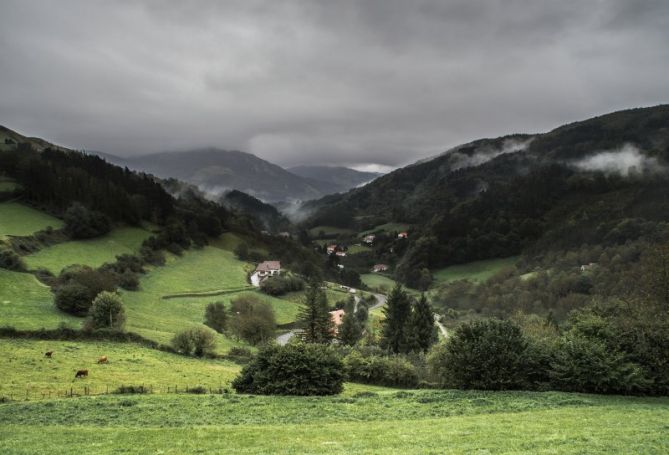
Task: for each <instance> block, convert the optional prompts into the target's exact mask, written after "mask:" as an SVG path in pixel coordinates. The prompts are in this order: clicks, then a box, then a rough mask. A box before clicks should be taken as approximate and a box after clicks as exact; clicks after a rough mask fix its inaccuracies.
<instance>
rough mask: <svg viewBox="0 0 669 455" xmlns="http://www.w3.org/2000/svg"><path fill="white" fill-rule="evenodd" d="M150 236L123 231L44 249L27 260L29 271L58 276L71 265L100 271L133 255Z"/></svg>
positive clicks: (123, 228)
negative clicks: (120, 258)
mask: <svg viewBox="0 0 669 455" xmlns="http://www.w3.org/2000/svg"><path fill="white" fill-rule="evenodd" d="M150 235H151V233H150V232H149V231H147V230H144V229H140V228H135V227H122V228H117V229H114V230H112V231H111V232H110V233H109V234H107V235H105V236H102V237H98V238H95V239H90V240H73V241H69V242H64V243H59V244H56V245H53V246H50V247H47V248H43V249H41V250H40V251H38V252H36V253H35V254H31V255H29V256H26V257H25V261H26V264H27V265H28V267H29V268H30V269H37V268H40V267H41V268H45V269H47V270H49V271H50V272H51V273H53V274H55V275H57V274H58V273H60V271H61V270H62V269H63V268H65V267H67V266H68V265H71V264H80V265H88V266H91V267H99V266H101V265H102V264H104V263H105V262H112V261H114V260H115V259H116V256H118V255H121V254H126V253H127V254H133V253H136V252H137V251H138V250H139V247H140V246H141V244H142V242H143V241H144V240H145V239H146V238H147V237H149V236H150Z"/></svg>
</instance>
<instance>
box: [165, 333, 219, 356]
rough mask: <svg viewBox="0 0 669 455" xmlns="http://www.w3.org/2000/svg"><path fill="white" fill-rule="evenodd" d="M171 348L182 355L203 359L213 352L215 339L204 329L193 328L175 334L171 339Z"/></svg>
mask: <svg viewBox="0 0 669 455" xmlns="http://www.w3.org/2000/svg"><path fill="white" fill-rule="evenodd" d="M172 347H173V348H174V349H175V350H176V351H177V352H179V353H181V354H184V355H193V356H195V357H203V356H205V355H208V354H212V353H213V352H214V349H215V348H216V338H215V337H214V334H213V333H212V332H211V331H209V330H207V329H205V328H204V327H193V328H190V329H188V330H184V331H183V332H180V333H178V334H176V335H175V336H174V338H172Z"/></svg>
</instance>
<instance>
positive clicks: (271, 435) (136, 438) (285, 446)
mask: <svg viewBox="0 0 669 455" xmlns="http://www.w3.org/2000/svg"><path fill="white" fill-rule="evenodd" d="M668 420H669V401H668V400H667V399H666V398H664V399H644V398H624V397H602V396H591V395H577V394H565V393H523V392H497V393H495V392H462V391H416V392H397V393H381V394H378V395H375V396H367V397H361V396H355V395H354V396H349V397H327V398H298V397H251V396H237V395H217V396H214V395H209V396H185V395H162V396H157V395H154V396H133V397H123V398H118V397H84V398H75V399H70V400H57V401H53V400H51V401H42V402H31V403H7V404H2V405H0V450H2V452H3V453H7V454H23V453H26V454H27V453H39V452H42V451H45V450H48V451H49V453H54V454H60V453H79V452H85V451H90V450H91V448H94V451H95V452H96V453H103V454H104V453H118V452H124V453H193V452H211V453H220V452H229V453H398V454H400V453H401V454H404V453H474V452H475V453H612V452H613V453H649V454H654V453H657V454H660V453H666V452H667V451H668V450H669V437H668V436H667V423H666V422H667V421H668ZM47 447H48V449H47Z"/></svg>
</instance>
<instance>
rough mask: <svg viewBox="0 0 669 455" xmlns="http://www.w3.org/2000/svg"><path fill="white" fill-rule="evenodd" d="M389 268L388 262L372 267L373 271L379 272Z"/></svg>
mask: <svg viewBox="0 0 669 455" xmlns="http://www.w3.org/2000/svg"><path fill="white" fill-rule="evenodd" d="M386 270H388V266H387V265H386V264H376V265H375V266H374V267H372V272H374V273H377V272H385V271H386Z"/></svg>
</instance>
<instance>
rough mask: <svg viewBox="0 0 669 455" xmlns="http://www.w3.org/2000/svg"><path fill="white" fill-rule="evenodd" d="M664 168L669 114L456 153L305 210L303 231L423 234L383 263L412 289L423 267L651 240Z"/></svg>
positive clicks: (643, 112)
mask: <svg viewBox="0 0 669 455" xmlns="http://www.w3.org/2000/svg"><path fill="white" fill-rule="evenodd" d="M667 163H669V106H668V105H662V106H656V107H651V108H643V109H630V110H626V111H620V112H616V113H612V114H608V115H603V116H600V117H596V118H593V119H589V120H586V121H582V122H576V123H572V124H569V125H565V126H562V127H560V128H557V129H555V130H553V131H551V132H549V133H545V134H536V135H511V136H505V137H500V138H496V139H482V140H478V141H474V142H472V143H469V144H465V145H462V146H460V147H456V148H454V149H452V150H449V151H447V152H445V153H444V154H442V155H440V156H437V157H435V158H434V159H431V160H428V161H423V162H418V163H416V164H414V165H411V166H407V167H405V168H402V169H399V170H396V171H395V172H392V173H390V174H388V175H384V176H382V177H380V178H378V179H376V180H375V181H373V182H372V183H370V184H368V185H366V186H364V187H362V188H359V189H355V190H352V191H350V192H348V193H346V194H344V195H334V196H328V197H326V198H324V199H322V200H319V201H315V202H312V203H309V204H307V205H306V207H305V208H306V209H308V210H311V211H313V214H312V215H311V217H310V218H309V220H308V221H307V223H306V224H307V227H314V226H320V225H325V226H336V227H345V228H352V229H354V230H357V231H358V232H360V231H363V230H366V229H369V228H371V227H373V226H378V225H380V224H383V223H387V222H405V223H409V224H412V225H415V226H418V227H416V228H415V230H414V231H415V232H413V233H412V234H411V235H410V239H409V242H408V245H403V247H402V248H395V249H394V251H395V253H394V257H390V258H388V257H387V255H386V260H390V261H393V260H394V261H396V262H398V269H399V270H398V271H399V272H400V275H401V278H402V279H404V280H405V281H406V282H411V281H414V279H417V277H416V276H415V275H416V274H417V271H418V270H420V269H421V268H423V267H429V268H436V267H441V266H445V265H450V264H456V263H464V262H469V261H472V260H477V259H487V258H494V257H504V256H512V255H515V254H518V253H519V252H521V251H523V250H525V249H527V248H529V247H531V246H532V247H536V248H539V249H546V248H556V247H557V248H560V247H568V246H573V245H580V244H583V243H585V244H588V243H601V242H624V241H626V240H629V239H631V238H634V236H635V235H636V236H638V235H640V234H641V232H642V231H645V232H647V230H648V229H652V227H653V226H654V225H655V224H656V223H658V222H663V221H667V220H669V202H667V200H666V196H665V195H666V192H667V188H668V187H669V179H668V174H667V169H668V167H667ZM624 220H633V221H631V223H632V225H633V227H631V228H630V229H627V231H629V232H627V234H625V235H623V236H622V237H621V236H620V235H617V234H615V233H614V231H615V230H616V229H618V230H620V228H619V226H618V225H619V224H620V223H621V222H623V221H624ZM402 269H404V270H402ZM410 274H413V275H414V276H413V278H408V275H410Z"/></svg>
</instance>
